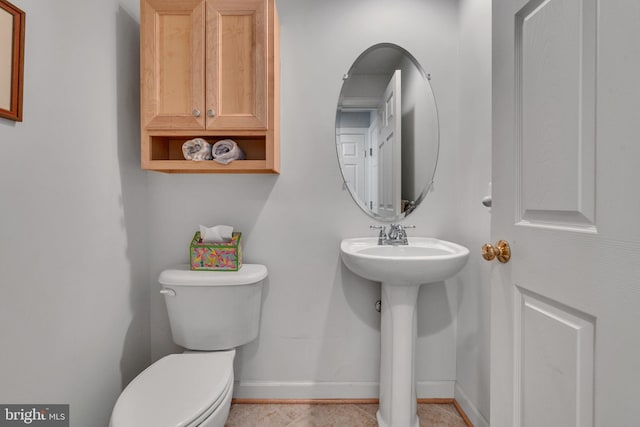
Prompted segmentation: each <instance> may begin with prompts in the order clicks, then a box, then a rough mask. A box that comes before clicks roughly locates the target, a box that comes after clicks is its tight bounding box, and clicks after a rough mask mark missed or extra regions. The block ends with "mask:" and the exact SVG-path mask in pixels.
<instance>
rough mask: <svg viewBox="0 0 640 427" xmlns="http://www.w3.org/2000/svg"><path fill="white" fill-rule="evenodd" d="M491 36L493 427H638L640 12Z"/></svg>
mask: <svg viewBox="0 0 640 427" xmlns="http://www.w3.org/2000/svg"><path fill="white" fill-rule="evenodd" d="M493 25H494V29H493V55H494V57H493V159H492V170H493V177H492V181H493V208H492V224H491V227H492V231H491V234H492V239H493V243H495V241H496V240H498V239H505V240H507V241H508V242H509V243H510V244H511V250H512V257H511V261H510V262H509V263H507V264H499V263H497V262H495V261H493V262H495V264H494V265H493V266H492V273H491V274H492V280H491V286H492V288H491V414H490V418H491V426H492V427H519V426H525V427H555V426H557V427H567V426H580V427H589V426H600V427H609V426H611V427H623V426H628V427H631V426H638V425H640V191H638V187H639V186H640V2H638V1H635V0H601V1H598V0H546V1H542V0H535V1H529V2H527V1H522V0H494V2H493Z"/></svg>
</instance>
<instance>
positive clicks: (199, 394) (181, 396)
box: [111, 350, 235, 427]
mask: <svg viewBox="0 0 640 427" xmlns="http://www.w3.org/2000/svg"><path fill="white" fill-rule="evenodd" d="M234 356H235V350H229V351H222V352H202V353H183V354H172V355H170V356H166V357H164V358H162V359H160V360H158V361H157V362H156V363H154V364H153V365H151V366H149V367H148V368H147V369H146V370H144V371H143V372H142V373H141V374H140V375H138V376H137V377H136V378H135V379H134V380H133V381H132V382H131V383H130V384H129V385H128V386H127V387H126V388H125V390H124V391H123V392H122V394H121V395H120V397H119V398H118V401H117V402H116V406H115V408H114V410H113V415H112V417H111V425H112V426H157V427H163V426H171V427H187V426H190V425H191V424H192V423H193V422H194V421H196V420H199V419H201V418H202V415H203V414H205V413H207V414H208V413H211V412H213V411H214V410H215V406H217V405H219V404H220V402H222V401H223V400H224V395H225V392H228V391H229V389H230V387H231V385H232V384H231V383H232V382H233V358H234Z"/></svg>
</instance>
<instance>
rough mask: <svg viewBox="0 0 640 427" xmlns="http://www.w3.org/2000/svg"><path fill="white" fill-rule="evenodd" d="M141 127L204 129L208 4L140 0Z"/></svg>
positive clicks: (192, 0) (197, 0) (185, 0)
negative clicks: (205, 15) (205, 46)
mask: <svg viewBox="0 0 640 427" xmlns="http://www.w3.org/2000/svg"><path fill="white" fill-rule="evenodd" d="M140 13H141V29H142V31H141V35H140V39H141V40H140V42H141V65H140V66H141V77H142V82H141V96H142V100H141V101H142V102H141V104H142V111H141V115H142V126H143V127H145V128H147V129H204V126H205V120H204V117H205V111H204V106H205V101H204V98H205V96H204V92H205V91H204V84H205V81H204V80H205V78H204V43H205V36H204V26H205V18H204V3H203V1H202V0H143V1H142V2H141V9H140Z"/></svg>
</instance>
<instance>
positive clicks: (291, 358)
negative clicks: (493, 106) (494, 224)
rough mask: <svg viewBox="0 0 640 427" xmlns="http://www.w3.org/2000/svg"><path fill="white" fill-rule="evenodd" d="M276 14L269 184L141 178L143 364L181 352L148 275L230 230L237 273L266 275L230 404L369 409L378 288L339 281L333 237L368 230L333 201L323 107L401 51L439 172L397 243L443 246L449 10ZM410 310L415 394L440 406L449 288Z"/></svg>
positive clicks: (449, 382)
mask: <svg viewBox="0 0 640 427" xmlns="http://www.w3.org/2000/svg"><path fill="white" fill-rule="evenodd" d="M277 4H278V8H279V14H280V21H281V64H282V78H281V82H282V85H281V109H282V111H281V116H282V121H281V135H282V136H281V145H282V149H281V156H282V173H281V175H279V176H269V175H267V176H261V175H193V176H189V175H164V174H160V173H150V175H149V201H150V212H152V213H153V214H152V215H150V224H149V226H150V228H149V255H150V257H149V259H150V271H151V278H150V286H151V343H152V353H153V359H157V358H159V357H161V356H163V355H165V354H167V353H171V352H176V351H180V349H178V348H177V347H175V346H174V345H173V343H172V341H171V336H170V331H169V324H168V319H167V313H166V308H165V306H164V302H163V300H162V298H161V296H160V295H159V294H158V289H159V285H158V284H157V282H156V279H157V277H158V274H159V273H160V271H161V270H162V269H164V268H166V267H168V266H170V265H172V264H175V263H180V262H186V261H187V257H188V253H187V245H188V243H189V240H190V238H191V237H192V235H193V232H194V231H195V230H196V228H197V226H198V224H205V225H214V224H231V225H234V226H235V227H236V228H237V229H238V230H241V231H242V232H243V233H244V234H243V236H244V237H246V242H245V258H246V262H254V263H263V264H265V265H267V267H268V268H269V279H268V281H267V283H266V287H265V292H264V302H263V312H262V324H261V329H260V335H259V338H258V339H257V340H256V341H255V342H253V343H251V344H249V345H247V346H245V347H243V348H241V349H240V351H239V353H238V356H237V359H236V374H237V379H238V380H239V381H240V384H238V385H237V387H236V390H235V392H236V395H237V396H247V395H251V396H252V397H260V396H265V397H340V396H346V397H360V396H371V397H373V396H376V395H377V390H376V384H375V383H376V382H377V381H378V364H379V345H380V331H379V314H378V313H377V312H376V311H375V310H374V303H375V301H376V300H377V299H378V298H379V297H380V287H379V285H377V284H374V283H371V282H368V281H365V280H362V279H360V278H358V277H356V276H354V275H353V274H352V273H351V272H349V271H348V270H346V269H345V267H344V266H343V265H342V262H341V261H340V258H339V250H338V245H339V242H340V240H341V239H342V238H344V237H350V236H364V235H374V233H373V232H372V231H370V230H369V225H370V224H372V220H371V219H370V218H369V217H367V216H366V215H365V214H364V213H363V212H361V210H360V208H358V206H357V205H356V204H355V203H354V202H353V201H352V200H351V197H350V196H349V192H348V191H346V190H344V189H343V183H342V178H341V175H340V171H339V169H338V161H337V157H336V148H335V129H334V125H335V124H334V121H335V111H336V103H337V100H338V95H339V93H340V88H341V84H342V76H343V74H344V73H345V72H346V71H347V70H348V69H349V67H350V66H351V64H352V63H353V61H354V60H355V59H356V57H357V56H358V55H359V54H360V53H361V52H362V51H363V50H365V49H366V48H368V47H369V46H371V45H372V44H375V43H380V42H391V43H396V44H398V45H400V46H403V47H404V48H406V49H407V50H409V51H410V52H412V53H413V55H414V56H415V57H416V58H417V59H418V61H419V62H420V63H421V64H422V65H423V66H424V67H425V69H428V70H429V72H431V73H432V75H433V76H434V78H433V80H432V85H433V87H434V93H435V96H436V99H437V100H438V102H439V112H440V125H441V144H442V148H441V152H440V164H439V167H438V171H437V173H436V185H435V191H434V192H433V193H432V194H430V195H429V196H428V197H427V199H426V200H425V202H424V203H423V204H422V205H421V206H420V207H419V208H418V209H417V210H416V211H415V212H414V214H413V215H412V216H411V217H410V218H409V219H408V220H407V221H406V223H407V224H415V225H416V226H417V229H416V230H413V231H411V232H410V234H415V235H426V236H435V237H440V238H444V239H452V238H453V236H454V231H455V229H456V224H455V223H454V221H452V218H454V213H455V209H456V203H455V191H456V186H457V178H456V176H457V172H456V162H457V158H456V155H457V141H458V135H457V129H458V125H459V118H458V100H459V93H458V65H457V52H458V27H457V12H458V11H457V3H456V2H451V1H450V0H429V1H417V0H401V1H394V2H389V1H387V0H354V1H349V2H345V1H342V0H330V1H322V2H319V1H316V0H279V1H278V3H277ZM354 22H355V23H356V24H355V25H354ZM419 307H420V309H419V310H420V311H419V317H418V321H419V327H418V334H419V338H418V344H417V359H418V366H417V379H418V389H419V394H420V395H421V396H425V397H427V396H434V397H447V396H450V397H453V386H454V380H455V376H456V363H455V360H456V332H455V330H456V326H455V318H456V312H457V296H456V283H455V282H451V283H446V284H443V283H440V284H435V285H431V286H428V287H423V289H422V291H421V295H420V301H419ZM276 386H277V387H276Z"/></svg>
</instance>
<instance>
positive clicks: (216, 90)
mask: <svg viewBox="0 0 640 427" xmlns="http://www.w3.org/2000/svg"><path fill="white" fill-rule="evenodd" d="M266 8H267V4H266V1H265V0H253V1H243V2H241V3H238V2H235V1H234V0H207V111H209V110H211V111H212V112H213V114H209V113H208V114H207V128H209V129H214V128H215V129H221V128H223V129H232V128H260V129H266V128H267V77H268V76H267V71H266V66H267V54H273V52H267V50H266V49H265V42H266V40H267V24H268V22H267V20H266Z"/></svg>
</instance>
